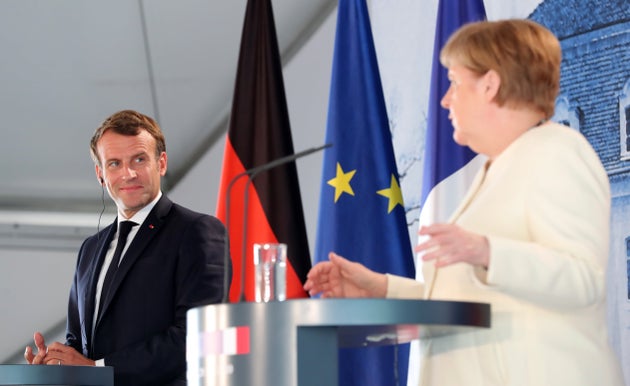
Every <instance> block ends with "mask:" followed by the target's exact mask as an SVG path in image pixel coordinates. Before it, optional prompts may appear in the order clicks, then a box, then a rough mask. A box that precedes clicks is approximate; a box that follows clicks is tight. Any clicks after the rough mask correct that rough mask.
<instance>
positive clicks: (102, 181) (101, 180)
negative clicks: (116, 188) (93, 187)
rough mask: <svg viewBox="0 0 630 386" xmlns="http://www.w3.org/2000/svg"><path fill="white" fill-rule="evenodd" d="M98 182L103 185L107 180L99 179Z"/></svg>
mask: <svg viewBox="0 0 630 386" xmlns="http://www.w3.org/2000/svg"><path fill="white" fill-rule="evenodd" d="M98 180H99V181H100V182H101V185H103V184H104V183H105V180H104V179H103V177H99V178H98Z"/></svg>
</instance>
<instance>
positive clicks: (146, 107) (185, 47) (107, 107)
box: [0, 0, 337, 363]
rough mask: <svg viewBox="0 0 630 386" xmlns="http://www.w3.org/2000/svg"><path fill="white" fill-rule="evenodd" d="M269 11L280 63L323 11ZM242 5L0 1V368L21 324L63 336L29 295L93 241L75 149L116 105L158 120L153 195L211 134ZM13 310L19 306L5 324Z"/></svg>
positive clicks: (173, 181)
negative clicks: (162, 154)
mask: <svg viewBox="0 0 630 386" xmlns="http://www.w3.org/2000/svg"><path fill="white" fill-rule="evenodd" d="M272 3H273V8H274V15H275V22H276V29H277V35H278V40H279V46H280V51H281V53H282V60H283V62H284V63H287V62H288V61H290V59H291V58H292V57H293V56H294V54H296V53H297V52H298V51H299V50H300V48H301V47H302V45H303V44H305V43H306V42H307V40H308V38H309V37H310V36H311V34H312V33H313V32H314V31H316V30H317V28H318V27H319V26H320V25H321V23H322V22H324V20H326V18H327V16H329V15H330V14H331V12H332V11H333V10H334V9H336V4H337V2H336V1H335V0H272ZM245 5H246V0H178V1H173V0H135V1H132V0H108V1H94V0H92V1H89V0H55V1H50V0H2V1H0V136H1V139H0V181H1V182H0V259H2V260H3V261H0V306H1V307H2V308H3V309H4V310H5V312H4V314H5V315H4V316H3V317H2V318H0V330H2V332H1V334H0V363H3V362H4V363H7V362H8V363H16V362H15V361H19V358H20V356H21V354H20V352H18V351H20V350H23V349H18V350H17V351H16V350H15V348H16V347H18V348H19V347H23V346H22V345H23V344H26V343H28V342H25V339H24V337H25V336H30V334H31V333H32V331H34V330H33V328H35V327H34V326H37V327H36V328H38V329H41V331H43V332H46V331H48V332H55V331H57V332H59V331H61V330H63V327H64V326H63V321H60V320H59V316H58V315H59V314H60V311H59V310H61V313H62V311H63V309H65V304H64V303H65V299H66V295H65V294H67V290H68V289H67V288H65V287H64V288H61V289H57V290H56V292H61V293H63V296H61V297H56V298H54V299H51V300H50V301H45V300H44V301H42V299H46V298H47V295H48V296H50V291H48V294H47V289H49V288H50V286H51V281H54V282H55V283H57V284H55V285H56V286H59V284H58V282H59V281H63V283H66V282H67V278H68V277H71V275H72V272H71V271H72V269H73V265H72V262H73V261H74V258H75V256H76V248H77V247H76V246H77V242H79V241H78V240H81V239H82V238H83V237H85V235H87V234H92V233H94V217H95V213H98V212H99V211H100V210H101V208H102V207H103V203H102V201H101V193H102V191H101V188H100V185H99V184H98V183H97V181H96V177H95V176H94V167H93V164H92V161H91V159H90V156H89V149H88V142H89V139H90V137H91V135H92V133H93V132H94V129H95V128H96V127H97V126H98V125H99V124H100V123H101V122H102V121H103V119H105V118H106V117H107V116H108V115H110V114H111V113H113V112H115V111H118V110H121V109H127V108H131V109H136V110H138V111H141V112H143V113H146V114H148V115H151V116H153V117H155V118H157V119H158V121H159V123H160V124H161V126H162V128H163V130H164V132H165V135H166V139H167V151H168V154H169V171H168V174H167V176H166V179H165V181H164V184H163V188H164V190H165V191H167V192H168V191H169V190H171V189H172V188H173V187H175V186H176V185H177V183H178V182H179V181H180V180H181V179H182V178H183V177H184V176H185V175H186V173H187V171H188V170H190V169H191V167H192V166H193V165H194V164H195V163H196V162H197V160H198V159H200V158H201V157H202V155H203V154H204V153H205V152H206V150H207V149H209V148H210V147H211V146H212V145H213V144H214V143H215V142H216V141H217V140H218V139H219V138H221V136H222V135H223V134H224V132H225V130H226V125H227V120H228V117H229V111H230V107H231V99H232V91H233V86H234V84H233V83H234V77H235V73H236V63H237V58H238V53H239V48H240V37H241V28H242V23H243V17H244V11H245ZM296 149H298V150H299V149H301V148H296ZM109 206H111V205H109V204H108V210H109ZM59 213H62V214H63V216H61V217H60V216H59ZM106 216H107V214H106ZM107 222H108V221H103V222H102V223H107ZM52 228H54V229H52ZM32 248H41V249H45V250H47V252H48V254H47V255H41V254H38V253H35V254H33V253H29V252H28V249H32ZM3 250H5V252H4V254H3V253H2V252H3ZM7 250H8V252H7ZM7 256H9V257H10V258H7ZM69 256H70V257H69ZM25 272H26V273H25ZM62 286H63V285H62ZM67 286H69V283H68V284H67ZM25 288H28V290H25ZM34 304H37V307H34V306H33V305H34ZM15 307H21V308H24V309H21V310H20V312H16V313H15V314H16V315H15V317H13V315H12V314H13V313H12V312H10V311H8V310H10V309H12V308H15ZM17 314H19V315H17ZM49 315H54V316H53V317H52V318H51V317H50V316H49ZM18 316H19V319H20V320H19V321H16V319H15V318H17V317H18ZM18 330H19V331H18ZM23 330H25V331H27V332H24V331H23Z"/></svg>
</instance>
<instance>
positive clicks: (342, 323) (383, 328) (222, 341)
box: [186, 299, 490, 386]
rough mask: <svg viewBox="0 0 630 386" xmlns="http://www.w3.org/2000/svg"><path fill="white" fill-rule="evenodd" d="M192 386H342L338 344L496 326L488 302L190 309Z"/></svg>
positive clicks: (300, 302)
mask: <svg viewBox="0 0 630 386" xmlns="http://www.w3.org/2000/svg"><path fill="white" fill-rule="evenodd" d="M187 323H188V326H187V328H188V332H187V342H186V351H187V353H186V357H187V365H188V375H187V377H188V385H189V386H195V385H199V386H201V385H204V386H205V385H208V386H209V385H217V386H249V385H274V386H295V385H299V386H315V385H318V386H320V385H329V386H335V385H337V384H338V349H339V348H340V347H365V346H371V345H386V344H398V343H407V342H409V341H411V340H413V339H417V338H422V337H429V336H439V335H445V334H458V333H462V332H465V331H470V330H472V329H476V328H488V327H490V305H489V304H485V303H470V302H452V301H437V300H401V299H295V300H287V301H284V302H272V303H235V304H215V305H208V306H202V307H197V308H193V309H191V310H189V311H188V314H187Z"/></svg>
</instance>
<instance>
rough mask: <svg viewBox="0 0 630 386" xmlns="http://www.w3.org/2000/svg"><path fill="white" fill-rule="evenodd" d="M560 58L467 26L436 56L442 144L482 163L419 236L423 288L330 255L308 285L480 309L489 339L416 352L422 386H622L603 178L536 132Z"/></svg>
mask: <svg viewBox="0 0 630 386" xmlns="http://www.w3.org/2000/svg"><path fill="white" fill-rule="evenodd" d="M560 51H561V50H560V44H559V42H558V40H557V39H556V37H555V36H554V35H553V34H552V33H551V32H550V31H548V30H547V29H546V28H544V27H542V26H540V25H539V24H536V23H534V22H531V21H528V20H503V21H496V22H478V23H471V24H468V25H466V26H464V27H462V28H461V29H460V30H458V31H457V32H456V33H455V34H454V35H453V36H452V37H451V38H450V39H449V41H448V42H447V44H446V45H445V47H444V48H443V49H442V51H441V55H440V60H441V62H442V64H443V65H444V66H446V67H447V68H448V76H449V80H450V82H451V84H450V87H449V89H448V91H447V93H446V94H445V95H444V97H443V99H442V106H443V107H444V108H446V109H449V112H450V114H449V117H450V119H451V121H452V123H453V127H454V128H455V131H454V133H453V137H454V139H455V141H456V142H457V143H458V144H460V145H464V146H469V147H470V148H471V149H472V150H474V151H475V152H477V153H480V154H484V155H485V156H487V158H488V161H487V163H486V165H485V167H484V168H483V169H482V170H480V172H479V174H478V176H477V178H476V180H475V182H474V183H473V185H472V186H471V188H470V190H469V192H468V194H467V196H466V198H465V199H464V201H463V202H462V203H461V205H460V207H459V208H458V209H457V210H456V212H455V213H454V214H453V216H452V218H451V221H450V222H449V223H447V224H434V225H431V226H426V227H422V228H421V229H420V231H419V233H420V234H421V235H425V236H427V239H426V241H425V242H423V243H421V244H419V245H418V246H417V248H416V250H417V251H418V252H422V253H423V255H422V256H423V257H422V260H423V273H424V277H425V280H426V282H425V283H424V284H422V283H420V282H417V281H414V280H411V279H406V278H401V277H397V276H393V275H384V274H380V273H376V272H373V271H370V270H369V269H367V268H366V267H364V266H362V265H360V264H358V263H353V262H350V261H348V260H346V259H344V258H342V257H340V256H338V255H335V254H334V253H331V256H330V261H327V262H323V263H320V264H317V265H316V266H315V267H313V269H312V270H311V272H310V273H309V276H308V281H307V282H306V284H305V289H306V290H307V291H309V292H310V293H311V294H316V293H321V294H322V296H324V297H390V298H419V299H420V298H425V299H427V298H430V299H440V300H460V301H474V302H485V303H490V304H491V307H492V327H491V328H490V329H487V330H478V331H474V332H469V333H464V334H456V335H451V336H445V337H441V338H433V339H429V340H426V341H423V342H421V343H422V364H421V366H422V367H421V378H422V384H423V385H432V386H454V385H467V386H471V385H472V386H492V385H501V386H506V385H510V386H520V385H523V386H525V385H528V386H541V385H554V386H555V385H571V386H582V385H583V386H592V385H607V386H620V385H622V384H623V381H622V375H621V370H620V368H619V365H618V362H617V359H616V358H615V356H614V355H613V353H612V351H611V350H610V348H609V345H608V336H607V328H606V303H605V294H606V288H605V272H606V264H607V257H608V241H609V216H610V189H609V183H608V176H607V174H606V171H605V170H604V168H603V166H602V164H601V162H600V160H599V158H598V156H597V154H596V153H595V152H594V150H593V149H592V148H591V146H590V145H589V143H588V142H587V141H586V139H585V138H584V137H583V136H582V135H581V134H579V133H578V132H577V131H575V130H572V129H570V128H567V127H564V126H561V125H558V124H555V123H552V122H549V121H548V119H549V118H550V117H551V116H552V115H553V110H554V102H555V98H556V96H557V93H558V89H559V83H560V61H561V52H560Z"/></svg>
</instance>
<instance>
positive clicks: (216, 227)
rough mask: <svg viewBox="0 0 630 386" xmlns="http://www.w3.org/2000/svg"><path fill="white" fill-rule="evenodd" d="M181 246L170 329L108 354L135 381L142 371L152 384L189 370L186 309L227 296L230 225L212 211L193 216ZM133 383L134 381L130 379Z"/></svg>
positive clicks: (122, 375) (119, 374)
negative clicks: (226, 241)
mask: <svg viewBox="0 0 630 386" xmlns="http://www.w3.org/2000/svg"><path fill="white" fill-rule="evenodd" d="M182 231H183V232H184V236H183V238H182V242H181V244H180V245H179V247H178V256H177V257H176V258H177V259H178V263H177V267H176V272H175V274H174V280H175V283H174V286H175V299H174V310H175V315H174V319H173V324H172V325H171V326H169V327H168V328H167V329H166V330H165V331H162V332H160V333H158V334H155V335H153V336H151V337H150V338H148V339H145V340H143V341H142V342H139V343H137V344H134V345H131V346H128V347H126V348H125V349H123V350H119V351H117V352H114V353H112V354H110V355H107V356H106V357H105V358H104V359H105V365H107V366H114V368H115V369H116V380H117V382H118V381H119V380H120V381H125V382H127V381H130V380H131V379H133V378H132V377H134V376H137V374H138V373H141V374H143V375H144V377H145V381H146V382H147V384H159V383H164V381H165V380H167V379H174V378H176V377H177V376H179V375H180V374H184V373H185V370H186V312H187V311H188V310H189V309H190V308H192V307H195V306H198V305H201V304H209V303H217V302H220V301H221V300H222V298H223V277H224V264H223V246H224V234H225V229H224V227H223V225H222V224H221V222H220V221H219V220H217V219H216V218H213V217H210V216H199V217H197V218H196V219H195V220H193V221H191V222H190V224H189V225H188V226H187V227H186V229H184V230H182ZM127 383H128V382H127Z"/></svg>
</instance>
